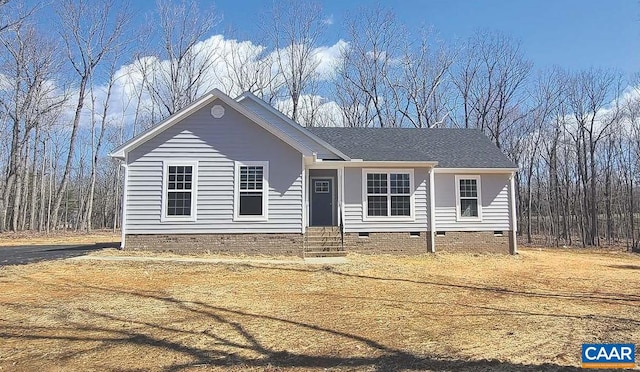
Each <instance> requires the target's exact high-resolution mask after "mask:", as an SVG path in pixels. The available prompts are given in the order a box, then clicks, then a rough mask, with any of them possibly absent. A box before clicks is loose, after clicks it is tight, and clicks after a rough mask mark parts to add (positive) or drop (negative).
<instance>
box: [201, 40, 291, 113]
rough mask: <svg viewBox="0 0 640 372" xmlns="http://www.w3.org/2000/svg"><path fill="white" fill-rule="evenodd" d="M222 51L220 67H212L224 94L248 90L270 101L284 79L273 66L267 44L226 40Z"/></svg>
mask: <svg viewBox="0 0 640 372" xmlns="http://www.w3.org/2000/svg"><path fill="white" fill-rule="evenodd" d="M221 54H222V55H221V57H222V58H221V62H222V63H221V65H222V66H221V67H222V68H216V69H215V70H214V71H215V74H216V77H217V79H218V81H219V82H220V83H221V84H222V86H223V88H224V91H225V92H226V93H227V94H231V95H239V94H241V93H244V92H251V93H253V94H255V95H256V96H258V97H260V98H261V99H263V100H265V101H267V102H269V103H272V101H273V98H275V96H276V94H277V92H278V91H279V90H280V89H281V88H282V84H283V82H282V79H278V74H277V73H276V71H274V69H273V68H272V67H273V65H274V64H275V63H276V61H275V60H274V58H275V56H274V55H273V54H268V53H267V49H266V47H264V46H261V45H255V44H253V43H251V42H249V41H243V42H239V41H237V40H227V42H226V43H225V48H224V49H223V50H222V51H221Z"/></svg>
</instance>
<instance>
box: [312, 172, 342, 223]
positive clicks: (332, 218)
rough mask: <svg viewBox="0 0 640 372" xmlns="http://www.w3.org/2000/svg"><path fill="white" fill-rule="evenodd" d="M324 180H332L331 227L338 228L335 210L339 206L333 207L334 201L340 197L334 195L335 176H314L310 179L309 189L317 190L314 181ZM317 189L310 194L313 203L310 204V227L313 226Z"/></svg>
mask: <svg viewBox="0 0 640 372" xmlns="http://www.w3.org/2000/svg"><path fill="white" fill-rule="evenodd" d="M319 179H320V180H322V179H331V193H330V194H331V225H329V226H336V223H337V221H336V210H335V208H336V207H337V206H334V205H333V201H334V199H335V200H337V199H338V195H336V194H334V193H335V192H336V189H335V185H336V182H335V177H334V176H313V177H309V181H310V182H309V188H310V189H311V188H312V187H313V188H315V184H314V182H313V181H315V180H319ZM315 193H316V192H315V189H313V191H311V192H309V199H310V201H311V203H309V226H311V218H312V217H313V194H315ZM314 226H315V225H314Z"/></svg>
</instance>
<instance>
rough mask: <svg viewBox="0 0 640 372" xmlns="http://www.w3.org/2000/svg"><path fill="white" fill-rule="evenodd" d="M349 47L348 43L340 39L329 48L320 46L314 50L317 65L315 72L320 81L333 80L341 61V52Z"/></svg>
mask: <svg viewBox="0 0 640 372" xmlns="http://www.w3.org/2000/svg"><path fill="white" fill-rule="evenodd" d="M348 47H349V43H347V42H346V41H344V40H342V39H340V40H338V42H336V43H335V44H333V45H331V46H321V47H319V48H316V49H315V50H314V55H315V57H316V61H317V63H318V67H317V68H316V71H317V73H318V75H319V78H320V79H321V80H330V79H333V78H334V77H335V75H336V71H337V69H338V66H339V65H340V62H341V60H342V57H341V55H342V52H343V51H344V50H345V49H346V48H348Z"/></svg>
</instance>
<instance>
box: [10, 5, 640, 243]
mask: <svg viewBox="0 0 640 372" xmlns="http://www.w3.org/2000/svg"><path fill="white" fill-rule="evenodd" d="M44 14H47V15H52V16H50V17H45V16H44ZM218 14H220V13H219V12H217V11H216V10H215V9H201V8H199V7H198V5H197V3H196V2H195V1H187V0H183V1H180V2H170V1H166V0H163V1H159V2H158V3H157V6H156V9H155V11H154V13H153V14H151V15H149V17H148V19H149V21H148V22H147V23H146V24H145V25H143V26H140V25H134V24H133V23H132V18H133V17H134V14H132V11H131V9H130V8H127V7H125V6H122V4H118V5H117V6H116V5H114V4H113V3H112V2H110V1H102V0H100V1H92V2H88V1H86V0H81V1H78V0H59V1H54V2H53V3H52V4H49V5H37V6H36V7H35V8H29V7H26V6H25V5H24V4H22V3H19V2H17V1H9V2H6V1H5V2H2V1H0V48H1V49H2V52H1V53H0V125H1V126H2V132H0V170H1V172H2V175H1V177H2V182H1V183H0V230H2V231H8V230H10V231H20V230H37V231H51V230H57V229H74V230H85V231H90V230H91V229H94V228H101V229H102V228H113V229H117V228H119V224H120V221H119V220H120V213H121V212H120V211H121V205H120V202H121V187H122V171H121V168H120V166H119V164H118V163H117V162H116V161H113V160H111V159H109V158H108V156H107V154H108V152H109V151H110V150H112V149H113V148H115V147H116V146H117V145H119V144H121V143H123V142H125V141H126V140H128V139H129V138H131V137H132V136H134V135H135V134H136V133H139V132H140V131H142V130H144V129H146V128H148V127H150V126H151V125H153V124H155V123H157V122H159V121H160V120H162V119H163V118H166V117H167V116H169V115H171V114H173V113H175V112H176V111H178V110H180V109H181V108H183V107H185V106H186V105H188V104H189V103H190V102H193V101H194V100H195V99H197V98H198V97H199V96H201V95H202V94H204V93H206V92H207V91H208V90H210V89H212V88H214V87H215V88H219V89H221V90H223V91H225V92H226V93H228V94H230V95H232V96H234V95H238V94H240V93H242V92H244V91H251V92H253V93H254V94H256V95H258V96H259V97H261V98H263V99H264V100H266V101H267V102H269V103H270V104H272V105H274V106H275V107H277V108H278V109H280V110H282V111H283V112H285V113H286V114H287V115H289V116H290V117H291V118H293V119H294V120H296V121H298V122H300V123H301V124H303V125H306V126H330V125H344V126H355V127H386V126H395V127H400V126H408V127H465V128H479V129H481V130H482V131H484V132H485V133H486V134H487V136H489V137H490V138H491V139H492V140H493V141H494V142H495V143H496V145H497V146H498V147H500V148H501V149H502V150H503V151H504V152H505V153H506V154H507V155H508V156H509V157H511V158H512V159H513V160H514V161H515V162H516V163H517V164H518V166H519V167H520V172H519V173H518V175H517V185H518V193H517V198H518V214H519V224H520V228H519V230H520V233H521V234H522V235H523V236H524V238H525V239H526V241H529V242H533V241H534V240H535V241H537V242H539V243H543V244H549V245H576V244H579V245H585V246H587V245H589V246H593V245H601V244H603V243H606V244H612V243H619V242H624V243H626V244H628V245H635V244H636V240H637V239H638V237H637V235H638V228H637V227H636V225H637V222H636V217H637V216H636V212H635V211H636V210H637V209H638V207H637V205H638V204H639V200H638V197H637V196H636V194H638V190H637V186H636V184H637V183H638V182H639V181H640V180H638V179H637V177H636V173H637V171H638V165H639V164H640V91H637V90H636V87H640V82H639V81H638V80H637V79H636V77H631V76H624V75H622V74H621V73H619V72H617V71H615V70H608V69H597V68H593V69H589V70H586V71H569V70H564V69H562V68H560V67H556V68H549V69H545V70H539V69H536V68H535V66H533V64H532V63H531V61H530V60H529V59H528V58H527V56H526V55H525V54H524V53H523V51H522V49H521V46H520V44H519V42H518V41H517V40H514V39H513V38H511V37H510V36H509V35H505V34H501V33H499V32H493V31H478V32H477V33H476V34H475V35H474V36H472V37H470V38H468V39H466V40H460V41H458V42H455V43H452V42H444V41H443V40H441V39H440V38H439V36H438V34H437V33H436V32H435V31H433V30H430V29H425V28H421V29H408V28H407V27H406V26H405V25H403V24H402V23H401V22H399V21H398V20H397V19H396V18H395V16H394V14H393V12H392V11H389V10H386V9H383V8H381V7H377V8H373V9H357V10H353V13H352V14H349V15H347V16H346V17H345V19H347V23H346V24H345V25H342V26H341V29H342V30H343V35H344V40H340V41H338V42H337V43H335V44H334V45H333V46H327V44H328V43H327V36H326V35H327V31H328V27H329V24H330V23H331V19H328V18H325V17H324V16H323V13H322V9H321V8H320V6H319V5H318V4H315V3H311V2H305V1H290V2H286V3H279V5H275V6H274V8H272V9H269V10H268V11H267V12H264V13H263V15H264V16H263V17H262V18H261V19H262V21H261V23H260V27H258V28H257V29H258V30H259V31H257V33H258V35H247V36H245V39H253V40H255V43H254V42H251V41H238V40H236V39H229V38H224V37H222V36H220V35H218V36H212V35H213V32H214V30H215V29H216V28H217V27H220V22H219V21H218V20H219V19H221V18H220V17H219V16H218ZM135 16H136V17H140V15H135ZM43 19H46V20H47V22H46V24H45V22H43ZM331 27H338V26H335V25H334V26H331ZM52 30H54V31H52ZM230 34H231V33H230ZM252 36H253V38H252Z"/></svg>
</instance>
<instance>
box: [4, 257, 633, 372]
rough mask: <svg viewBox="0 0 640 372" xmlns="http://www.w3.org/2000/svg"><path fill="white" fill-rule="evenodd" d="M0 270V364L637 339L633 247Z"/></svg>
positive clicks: (78, 366)
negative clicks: (340, 261)
mask: <svg viewBox="0 0 640 372" xmlns="http://www.w3.org/2000/svg"><path fill="white" fill-rule="evenodd" d="M349 261H350V262H349V263H348V264H344V265H338V266H325V267H322V266H321V267H317V266H307V265H303V264H296V265H269V264H232V265H224V264H217V265H202V264H172V263H140V262H136V263H128V262H89V261H73V262H71V261H57V262H47V263H38V264H32V265H25V266H10V267H4V268H0V339H1V340H2V342H0V369H2V370H51V369H54V370H60V369H62V370H142V369H144V370H148V369H151V370H167V371H172V370H198V371H199V370H203V368H204V369H207V370H208V369H232V370H247V369H249V370H265V369H266V370H274V371H275V370H325V369H330V370H358V371H360V370H371V371H378V370H435V371H445V370H447V371H448V370H452V371H454V370H455V371H459V370H468V371H478V370H480V371H482V370H486V371H489V370H491V371H493V370H530V371H538V370H558V369H559V368H562V367H567V368H566V369H563V370H569V371H572V370H575V371H578V370H579V368H577V367H578V366H579V361H580V347H581V344H582V343H585V342H631V343H636V344H639V343H640V311H639V310H638V309H640V257H639V256H638V255H631V254H625V253H612V252H593V251H590V252H586V251H569V250H546V251H545V250H542V251H539V250H524V251H523V252H522V253H521V255H519V256H517V257H510V256H491V255H486V256H484V255H478V256H474V255H464V254H437V255H425V256H420V257H401V258H396V257H366V256H357V255H351V256H349Z"/></svg>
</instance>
